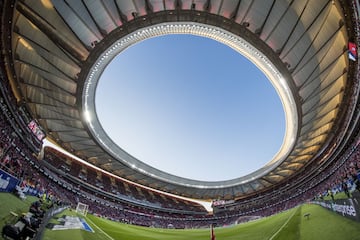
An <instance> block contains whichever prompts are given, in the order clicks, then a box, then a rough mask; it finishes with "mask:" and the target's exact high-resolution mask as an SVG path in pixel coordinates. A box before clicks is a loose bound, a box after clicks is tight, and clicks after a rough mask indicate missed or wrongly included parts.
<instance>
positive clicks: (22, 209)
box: [0, 193, 38, 229]
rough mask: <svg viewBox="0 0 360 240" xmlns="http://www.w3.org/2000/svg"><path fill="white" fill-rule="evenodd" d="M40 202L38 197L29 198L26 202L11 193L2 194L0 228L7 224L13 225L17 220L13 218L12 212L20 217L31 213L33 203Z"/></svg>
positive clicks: (0, 195)
mask: <svg viewBox="0 0 360 240" xmlns="http://www.w3.org/2000/svg"><path fill="white" fill-rule="evenodd" d="M36 200H38V198H36V197H32V196H28V197H27V198H26V200H21V199H20V198H18V197H17V196H15V195H14V194H11V193H0V226H1V229H2V227H3V226H4V225H5V224H7V223H13V221H15V220H16V219H17V218H15V217H12V215H11V214H10V212H14V213H16V214H17V215H18V216H20V215H21V214H22V213H26V212H28V211H29V207H30V205H31V203H33V202H35V201H36Z"/></svg>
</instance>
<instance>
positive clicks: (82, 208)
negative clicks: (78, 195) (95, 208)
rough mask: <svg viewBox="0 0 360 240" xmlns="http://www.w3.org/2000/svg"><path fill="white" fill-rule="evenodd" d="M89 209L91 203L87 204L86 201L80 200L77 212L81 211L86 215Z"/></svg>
mask: <svg viewBox="0 0 360 240" xmlns="http://www.w3.org/2000/svg"><path fill="white" fill-rule="evenodd" d="M88 209H89V205H87V204H85V203H81V202H78V204H77V206H76V212H77V213H80V214H82V215H84V216H86V214H87V212H88Z"/></svg>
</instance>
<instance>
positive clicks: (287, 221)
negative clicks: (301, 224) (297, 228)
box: [269, 209, 297, 240]
mask: <svg viewBox="0 0 360 240" xmlns="http://www.w3.org/2000/svg"><path fill="white" fill-rule="evenodd" d="M296 212H297V209H296V210H295V211H294V213H293V214H292V215H291V216H290V217H289V218H288V220H286V222H285V223H284V224H283V225H282V226H281V227H280V228H279V230H277V232H276V233H274V235H272V236H271V238H269V240H272V239H274V237H276V235H278V234H279V232H281V230H282V229H283V228H284V227H285V226H286V225H287V224H288V223H289V221H290V219H292V218H293V216H294V215H295V213H296Z"/></svg>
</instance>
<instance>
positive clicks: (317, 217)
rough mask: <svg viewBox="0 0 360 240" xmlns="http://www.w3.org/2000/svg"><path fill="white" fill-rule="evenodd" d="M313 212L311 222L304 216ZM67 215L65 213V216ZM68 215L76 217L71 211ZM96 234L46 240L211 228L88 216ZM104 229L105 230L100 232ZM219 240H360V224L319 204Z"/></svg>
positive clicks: (140, 237)
mask: <svg viewBox="0 0 360 240" xmlns="http://www.w3.org/2000/svg"><path fill="white" fill-rule="evenodd" d="M305 213H310V217H309V219H307V218H305V217H304V214H305ZM63 214H64V213H63ZM66 214H68V215H69V214H70V215H71V214H75V213H74V212H70V211H68V212H67V213H66ZM60 215H62V214H60ZM87 221H88V223H89V224H90V225H91V227H92V228H93V229H94V231H95V233H89V232H86V231H82V230H67V231H51V230H47V232H46V234H45V237H44V238H43V239H45V240H50V239H52V240H60V239H70V238H71V239H77V240H111V239H115V240H117V239H119V240H120V239H121V240H192V239H194V240H209V239H210V230H209V229H186V230H176V229H155V228H146V227H139V226H133V225H126V224H121V223H117V222H113V221H109V220H106V219H102V218H98V217H95V216H93V215H88V217H87ZM100 229H101V230H100ZM215 234H216V239H217V240H222V239H224V240H225V239H226V240H239V239H251V240H265V239H266V240H269V239H272V240H312V239H314V240H315V239H316V240H318V239H326V240H332V239H334V240H340V239H341V240H356V239H360V223H358V222H355V221H352V220H348V219H346V218H344V217H342V216H340V215H338V214H336V213H333V212H330V211H329V210H326V209H324V208H322V207H320V206H317V205H307V204H306V205H303V206H301V207H297V208H294V209H291V210H289V211H286V212H283V213H280V214H277V215H274V216H271V217H267V218H263V219H260V220H256V221H252V222H248V223H244V224H239V225H236V226H232V227H226V228H216V229H215Z"/></svg>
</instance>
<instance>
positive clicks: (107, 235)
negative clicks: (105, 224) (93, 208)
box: [85, 217, 115, 240]
mask: <svg viewBox="0 0 360 240" xmlns="http://www.w3.org/2000/svg"><path fill="white" fill-rule="evenodd" d="M85 218H86V219H87V220H88V221H89V222H91V223H92V224H93V225H94V226H95V227H96V228H97V229H99V230H100V232H102V233H103V234H104V235H105V236H106V237H108V238H109V239H111V240H115V239H114V238H112V237H111V236H110V235H109V234H107V233H106V232H104V231H103V230H102V229H101V228H99V227H98V226H97V225H96V224H95V223H94V222H93V221H91V220H90V219H89V218H87V217H85Z"/></svg>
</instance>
